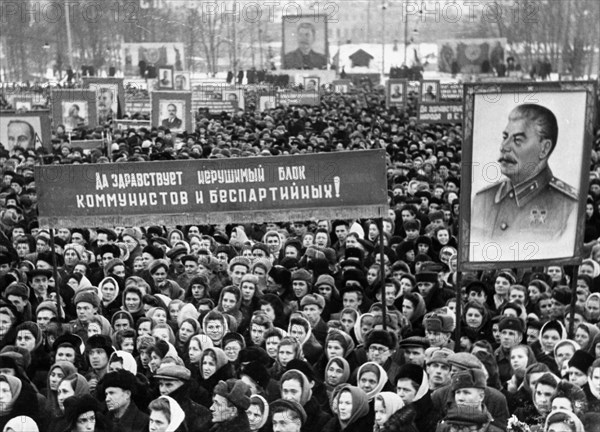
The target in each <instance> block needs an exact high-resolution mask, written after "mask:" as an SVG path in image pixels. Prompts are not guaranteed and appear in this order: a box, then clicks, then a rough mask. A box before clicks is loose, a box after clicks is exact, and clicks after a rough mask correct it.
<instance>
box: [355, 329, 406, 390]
mask: <svg viewBox="0 0 600 432" xmlns="http://www.w3.org/2000/svg"><path fill="white" fill-rule="evenodd" d="M397 347H398V336H396V333H394V332H392V331H390V330H377V329H374V330H370V331H369V332H368V333H367V334H366V335H365V350H366V352H367V359H368V360H369V361H371V362H374V363H377V364H378V365H379V366H381V367H382V368H383V369H384V370H385V372H386V373H387V376H388V381H389V382H390V384H391V385H395V384H396V376H397V375H398V370H399V369H400V366H399V365H398V364H397V363H396V362H395V361H394V354H395V353H396V348H397ZM356 372H358V369H357V370H356Z"/></svg>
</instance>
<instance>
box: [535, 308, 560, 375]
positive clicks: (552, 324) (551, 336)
mask: <svg viewBox="0 0 600 432" xmlns="http://www.w3.org/2000/svg"><path fill="white" fill-rule="evenodd" d="M565 339H567V329H565V326H564V325H563V323H561V322H560V321H556V320H553V321H548V322H546V323H545V324H544V325H543V326H542V328H541V330H540V337H539V339H538V340H537V341H535V342H534V343H533V344H532V345H531V348H532V349H533V352H534V353H535V358H536V359H537V361H538V362H540V363H544V364H546V365H547V366H548V367H549V368H550V371H551V372H552V373H554V374H555V375H558V374H559V370H558V367H557V364H556V361H555V358H554V347H555V346H556V344H558V342H560V341H561V340H565Z"/></svg>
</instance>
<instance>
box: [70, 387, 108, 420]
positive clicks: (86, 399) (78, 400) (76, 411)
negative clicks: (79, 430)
mask: <svg viewBox="0 0 600 432" xmlns="http://www.w3.org/2000/svg"><path fill="white" fill-rule="evenodd" d="M64 406H65V418H66V420H67V422H68V423H69V424H75V422H76V421H77V417H79V416H80V415H81V414H84V413H86V412H88V411H94V412H95V413H96V412H100V411H101V406H100V403H99V402H98V400H97V399H96V398H95V397H93V396H92V395H89V394H83V395H81V396H72V397H68V398H66V399H65V402H64Z"/></svg>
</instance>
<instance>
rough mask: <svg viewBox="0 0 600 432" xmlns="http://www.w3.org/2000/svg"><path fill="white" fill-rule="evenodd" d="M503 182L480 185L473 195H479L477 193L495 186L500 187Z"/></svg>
mask: <svg viewBox="0 0 600 432" xmlns="http://www.w3.org/2000/svg"><path fill="white" fill-rule="evenodd" d="M503 183H504V182H502V181H500V182H497V183H492V184H491V185H488V186H485V187H482V188H481V189H479V190H478V191H477V193H476V194H475V195H479V194H481V193H483V192H485V191H488V190H490V189H493V188H496V187H500V186H501V185H502V184H503Z"/></svg>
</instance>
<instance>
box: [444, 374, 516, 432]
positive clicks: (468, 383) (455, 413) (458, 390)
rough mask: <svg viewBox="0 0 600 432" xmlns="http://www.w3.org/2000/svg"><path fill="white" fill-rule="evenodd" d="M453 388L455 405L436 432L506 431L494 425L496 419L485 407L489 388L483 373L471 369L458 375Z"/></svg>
mask: <svg viewBox="0 0 600 432" xmlns="http://www.w3.org/2000/svg"><path fill="white" fill-rule="evenodd" d="M451 388H452V393H453V396H454V400H453V404H452V405H451V406H450V407H449V408H448V412H447V414H446V416H445V418H444V419H443V420H442V422H441V423H440V424H439V425H438V427H437V428H436V432H451V431H454V430H457V429H456V428H469V427H470V428H474V429H475V430H478V431H479V430H485V431H487V432H502V431H504V430H506V427H504V428H500V427H499V426H497V425H496V424H494V423H493V421H494V418H493V417H492V415H491V414H490V413H489V412H488V410H487V408H486V406H485V403H484V399H485V389H486V388H487V386H486V378H485V374H484V373H483V371H481V370H478V369H471V370H465V371H461V372H458V373H456V374H455V375H454V376H453V377H452V383H451ZM461 430H462V429H461ZM469 430H471V429H469Z"/></svg>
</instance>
